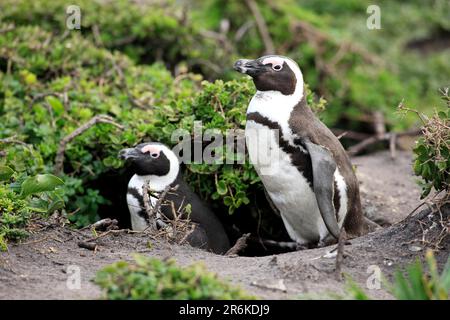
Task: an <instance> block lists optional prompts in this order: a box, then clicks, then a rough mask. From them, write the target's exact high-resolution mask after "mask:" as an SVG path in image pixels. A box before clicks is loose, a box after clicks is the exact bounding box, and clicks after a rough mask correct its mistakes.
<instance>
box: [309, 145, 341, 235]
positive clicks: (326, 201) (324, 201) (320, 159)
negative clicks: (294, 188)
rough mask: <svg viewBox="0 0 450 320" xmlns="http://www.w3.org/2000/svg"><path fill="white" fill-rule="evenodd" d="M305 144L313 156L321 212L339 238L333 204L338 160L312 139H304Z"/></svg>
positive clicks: (316, 190) (327, 225)
mask: <svg viewBox="0 0 450 320" xmlns="http://www.w3.org/2000/svg"><path fill="white" fill-rule="evenodd" d="M304 144H305V146H306V149H308V152H309V155H310V157H311V164H312V170H313V184H314V193H315V195H316V199H317V205H318V206H319V211H320V214H321V215H322V219H323V221H324V222H325V225H326V227H327V229H328V231H329V232H330V234H331V235H332V236H333V237H335V238H336V239H339V234H340V228H339V225H338V222H337V218H336V213H335V209H334V205H333V195H334V190H333V188H334V185H333V184H334V172H335V171H336V167H337V165H336V162H335V161H334V160H333V157H332V156H331V154H330V152H329V151H328V150H327V149H325V148H324V147H322V146H320V145H317V144H315V143H312V142H311V141H304Z"/></svg>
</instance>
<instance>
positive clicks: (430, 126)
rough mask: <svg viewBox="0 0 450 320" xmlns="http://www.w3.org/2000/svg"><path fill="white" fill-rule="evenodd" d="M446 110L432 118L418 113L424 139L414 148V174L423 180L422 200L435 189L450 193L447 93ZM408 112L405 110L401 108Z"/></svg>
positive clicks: (448, 106) (449, 122)
mask: <svg viewBox="0 0 450 320" xmlns="http://www.w3.org/2000/svg"><path fill="white" fill-rule="evenodd" d="M442 98H443V99H444V100H445V101H446V106H447V109H446V110H442V111H435V114H434V115H433V116H432V117H430V118H428V117H426V116H425V115H423V114H421V113H417V114H418V115H419V117H420V118H421V119H422V121H423V125H424V126H423V129H422V131H423V137H421V138H420V139H419V140H418V141H417V144H416V146H415V148H414V154H415V160H414V173H415V174H416V175H418V176H420V177H421V178H422V181H420V185H421V186H422V198H423V197H426V196H427V195H428V194H429V193H430V192H431V190H432V188H434V189H435V191H437V192H440V191H446V192H449V191H450V97H449V95H448V88H447V89H445V90H443V96H442ZM400 108H403V109H405V107H402V106H400Z"/></svg>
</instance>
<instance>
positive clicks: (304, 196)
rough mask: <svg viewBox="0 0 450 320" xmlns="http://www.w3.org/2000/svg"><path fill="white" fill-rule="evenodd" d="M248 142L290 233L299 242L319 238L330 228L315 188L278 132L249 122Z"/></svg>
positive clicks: (249, 148)
mask: <svg viewBox="0 0 450 320" xmlns="http://www.w3.org/2000/svg"><path fill="white" fill-rule="evenodd" d="M246 141H247V148H248V152H249V157H250V161H251V162H252V164H253V165H254V166H255V169H256V171H257V172H258V175H259V176H260V178H261V181H262V182H263V184H264V187H265V188H266V190H267V192H268V194H269V196H270V198H271V200H272V202H273V203H274V205H275V206H276V207H277V208H278V210H279V211H280V214H281V216H282V218H283V222H284V224H285V226H286V230H287V231H288V234H289V236H290V237H291V238H292V239H293V240H295V241H297V242H299V243H309V242H313V241H319V240H320V239H321V237H322V236H325V232H326V227H325V225H324V223H323V220H322V218H321V215H320V211H319V207H318V205H317V200H316V197H315V194H314V192H313V190H312V189H311V187H310V185H309V184H308V181H307V180H306V178H305V177H304V176H303V175H302V174H301V172H300V171H299V170H298V169H297V168H296V167H295V166H294V165H292V162H291V157H290V155H289V154H288V153H286V152H284V151H283V150H282V149H280V147H279V145H278V142H277V141H278V138H277V133H276V132H275V131H274V130H271V129H269V128H267V127H266V126H264V125H262V124H259V123H256V122H254V121H247V126H246Z"/></svg>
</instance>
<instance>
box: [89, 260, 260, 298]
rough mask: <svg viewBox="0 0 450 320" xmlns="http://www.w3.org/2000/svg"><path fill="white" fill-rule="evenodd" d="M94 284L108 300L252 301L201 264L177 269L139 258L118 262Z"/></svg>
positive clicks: (171, 262)
mask: <svg viewBox="0 0 450 320" xmlns="http://www.w3.org/2000/svg"><path fill="white" fill-rule="evenodd" d="M95 282H96V283H97V284H98V285H99V286H100V287H101V288H102V289H103V290H104V291H105V298H106V299H110V300H126V299H132V300H162V299H164V300H166V299H170V300H171V299H175V300H230V299H241V300H242V299H246V300H247V299H254V297H252V296H250V295H248V294H246V293H245V292H244V291H242V290H241V289H239V288H236V287H234V286H232V285H230V284H228V283H226V282H223V281H222V280H220V279H218V278H217V275H215V274H213V273H211V272H208V271H206V269H205V268H204V266H203V265H201V264H193V265H191V266H189V267H185V268H183V267H179V266H177V265H176V263H175V261H174V260H167V261H161V260H158V259H155V258H148V257H145V256H141V255H135V256H134V262H132V263H128V262H126V261H119V262H116V263H113V264H112V265H109V266H107V267H105V268H103V269H102V270H100V271H99V272H98V273H97V276H96V278H95Z"/></svg>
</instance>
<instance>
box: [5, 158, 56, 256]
mask: <svg viewBox="0 0 450 320" xmlns="http://www.w3.org/2000/svg"><path fill="white" fill-rule="evenodd" d="M11 181H12V182H11ZM10 182H11V183H10ZM63 184H64V182H63V181H62V180H61V179H60V178H58V177H56V176H54V175H51V174H39V175H35V176H26V174H18V173H16V172H15V171H14V170H13V169H11V168H10V167H7V166H0V251H5V250H7V240H19V239H22V238H24V237H26V236H27V232H26V231H25V230H24V228H25V226H26V224H27V222H28V220H29V219H30V218H31V217H32V215H33V213H40V214H43V215H50V214H52V213H53V212H54V211H56V210H60V209H62V208H63V207H64V200H63V199H62V196H61V192H60V191H61V190H60V189H59V187H60V186H62V185H63Z"/></svg>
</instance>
